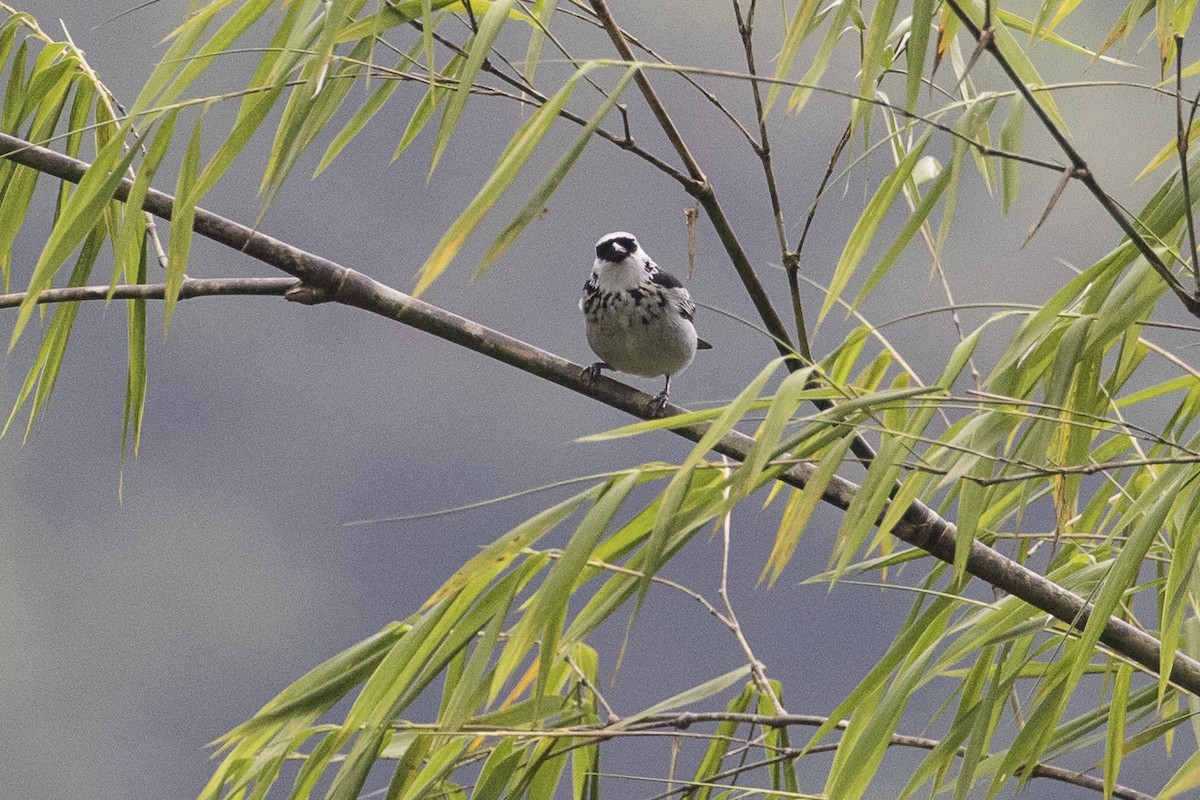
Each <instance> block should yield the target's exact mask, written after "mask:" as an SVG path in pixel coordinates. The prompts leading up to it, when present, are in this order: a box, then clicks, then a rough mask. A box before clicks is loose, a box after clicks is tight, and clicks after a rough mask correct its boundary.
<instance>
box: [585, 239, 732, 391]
mask: <svg viewBox="0 0 1200 800" xmlns="http://www.w3.org/2000/svg"><path fill="white" fill-rule="evenodd" d="M579 308H580V310H581V311H583V314H584V316H585V317H586V318H587V340H588V344H589V345H591V348H592V350H593V352H595V353H596V355H598V356H600V359H601V360H600V361H597V362H596V363H595V364H592V365H591V366H590V367H587V368H586V369H585V370H584V371H583V374H584V378H585V379H587V380H588V381H592V380H595V378H596V376H597V375H599V374H600V370H602V369H615V370H618V371H620V372H628V373H629V374H631V375H640V376H642V377H643V378H656V377H658V376H659V375H662V376H665V377H666V383H665V384H664V385H663V390H662V391H661V392H659V393H658V395H657V396H656V397H655V398H654V399H653V400H652V401H651V403H650V410H651V412H653V413H660V412H661V411H662V409H663V406H665V405H666V403H667V397H668V396H670V391H671V376H672V375H678V374H679V373H681V372H683V371H684V370H685V369H687V366H688V364H691V363H692V358H693V357H695V355H696V350H697V349H700V350H709V349H711V348H712V345H710V344H709V343H708V342H706V341H704V340H703V339H698V338H696V328H695V326H694V325H693V324H692V320H693V319H695V316H696V304H695V303H694V302H692V297H691V295H689V294H688V290H687V289H685V288H684V286H683V284H682V283H681V282H680V281H679V279H678V278H676V277H674V276H673V275H671V274H669V273H666V272H663V271H662V270H661V269H659V268H658V265H657V264H655V263H654V261H653V260H651V258H650V256H649V255H647V253H646V251H645V250H643V249H642V247H641V245H639V244H638V241H637V239H635V238H634V236H633V234H630V233H625V232H624V231H617V232H616V233H610V234H607V235H606V236H604V237H603V238H602V239H601V240H600V241H598V242H596V261H595V262H594V263H593V264H592V274H591V277H589V278H588V280H587V282H586V283H585V284H584V285H583V299H581V300H580V301H579Z"/></svg>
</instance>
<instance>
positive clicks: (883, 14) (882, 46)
mask: <svg viewBox="0 0 1200 800" xmlns="http://www.w3.org/2000/svg"><path fill="white" fill-rule="evenodd" d="M898 5H899V0H880V2H877V3H876V4H875V7H874V8H873V9H872V10H871V22H870V24H869V25H868V26H867V32H866V35H865V36H864V38H863V49H862V64H861V66H860V68H859V81H858V96H859V97H869V98H873V97H875V93H876V91H877V90H878V89H879V81H880V79H881V78H882V77H883V74H884V70H885V69H886V68H887V67H888V66H890V65H889V64H887V63H885V58H886V57H887V56H888V53H887V40H888V36H889V34H890V33H891V30H892V20H894V19H895V17H896V8H897V6H898ZM918 5H919V4H918ZM874 107H875V106H874V104H873V103H868V102H864V101H863V100H858V99H855V100H854V101H852V102H851V111H850V115H851V117H850V118H851V120H852V121H853V124H854V125H855V126H857V125H860V124H862V123H863V122H864V120H866V119H867V118H869V117H870V114H871V110H872V109H873V108H874Z"/></svg>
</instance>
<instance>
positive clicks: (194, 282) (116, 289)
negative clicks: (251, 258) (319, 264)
mask: <svg viewBox="0 0 1200 800" xmlns="http://www.w3.org/2000/svg"><path fill="white" fill-rule="evenodd" d="M299 285H300V281H298V280H296V279H295V278H185V279H184V281H183V287H182V288H181V289H180V290H179V299H180V300H187V299H189V298H193V297H229V296H231V295H250V296H259V297H261V296H268V295H269V296H277V297H283V296H284V295H285V294H287V292H288V290H289V289H293V288H295V287H297V286H299ZM166 292H167V285H166V284H165V283H130V284H118V285H116V286H69V287H65V288H62V289H44V290H42V291H41V292H39V293H38V296H37V299H36V300H34V301H33V302H35V303H38V304H45V303H75V302H81V301H84V300H162V299H163V297H165V296H166ZM27 296H28V293H27V292H13V293H11V294H0V308H16V307H17V306H19V305H21V303H22V302H24V300H25V298H26V297H27Z"/></svg>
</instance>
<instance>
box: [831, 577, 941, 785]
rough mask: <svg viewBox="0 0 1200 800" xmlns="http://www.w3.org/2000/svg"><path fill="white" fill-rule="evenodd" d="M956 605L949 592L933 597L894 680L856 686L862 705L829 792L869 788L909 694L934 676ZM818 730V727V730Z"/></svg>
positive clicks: (840, 747)
mask: <svg viewBox="0 0 1200 800" xmlns="http://www.w3.org/2000/svg"><path fill="white" fill-rule="evenodd" d="M952 607H953V604H952V602H951V601H950V600H949V599H948V598H945V597H939V598H937V599H936V600H934V601H933V603H932V604H931V605H930V609H929V612H933V611H934V609H938V613H936V614H934V615H933V616H932V619H930V623H929V624H928V625H926V626H924V628H923V630H921V631H919V635H917V636H916V637H915V639H914V641H913V643H912V648H911V650H910V651H909V652H906V653H905V654H904V655H903V656H902V660H901V663H900V664H899V665H898V669H897V670H896V674H895V677H894V679H893V680H892V682H891V685H889V686H886V688H885V687H884V685H883V684H882V683H878V684H875V685H874V688H873V689H871V690H870V691H869V692H868V693H862V692H860V690H861V689H863V684H860V686H859V687H858V689H856V690H855V692H853V693H851V697H854V696H855V695H858V698H857V699H858V700H859V701H860V705H859V706H858V707H857V708H855V711H854V713H853V714H851V715H850V724H849V725H848V726H847V727H846V729H845V731H844V732H843V733H842V740H841V742H840V743H839V745H838V749H837V753H836V755H835V756H834V763H833V766H832V767H831V768H830V770H829V775H828V777H827V778H826V782H825V790H824V794H825V795H826V796H828V797H861V796H862V794H863V793H864V792H865V791H866V789H867V786H868V785H869V784H870V782H871V779H872V778H873V777H874V776H875V772H876V769H877V767H878V765H879V762H880V761H881V760H882V759H883V756H884V753H886V752H887V750H888V748H889V746H890V745H891V737H892V734H893V733H895V731H896V727H897V726H898V725H899V723H900V717H901V715H902V714H903V713H904V709H905V707H906V706H907V704H908V700H909V698H910V697H911V696H912V695H913V694H914V693H915V692H916V690H917V689H918V688H919V687H921V686H922V685H923V684H925V683H927V682H928V681H930V680H932V679H933V677H934V674H933V673H932V671H931V670H929V669H928V667H929V664H930V662H931V661H932V659H933V656H934V654H935V653H936V644H937V642H938V641H939V640H940V638H941V637H942V635H943V631H944V626H945V621H946V619H947V618H948V614H949V611H950V610H951V608H952ZM927 613H928V612H927ZM910 621H913V622H915V620H910ZM865 683H866V682H865V681H864V684H865ZM847 699H849V698H847ZM835 714H837V712H835ZM834 718H836V719H844V715H843V714H837V715H836V717H831V719H834ZM822 727H824V726H822ZM820 731H821V729H820V728H819V729H818V732H820Z"/></svg>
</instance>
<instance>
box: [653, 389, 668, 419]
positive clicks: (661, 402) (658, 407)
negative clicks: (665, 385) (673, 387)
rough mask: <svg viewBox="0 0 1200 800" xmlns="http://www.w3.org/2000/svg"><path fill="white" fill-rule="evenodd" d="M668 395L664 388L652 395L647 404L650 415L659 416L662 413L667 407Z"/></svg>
mask: <svg viewBox="0 0 1200 800" xmlns="http://www.w3.org/2000/svg"><path fill="white" fill-rule="evenodd" d="M668 396H669V395H668V394H667V392H666V390H663V391H661V392H659V393H658V394H656V395H654V397H653V398H652V399H651V400H650V405H649V406H648V410H649V411H650V416H652V417H661V416H662V415H663V410H664V409H665V408H666V407H667V397H668Z"/></svg>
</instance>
